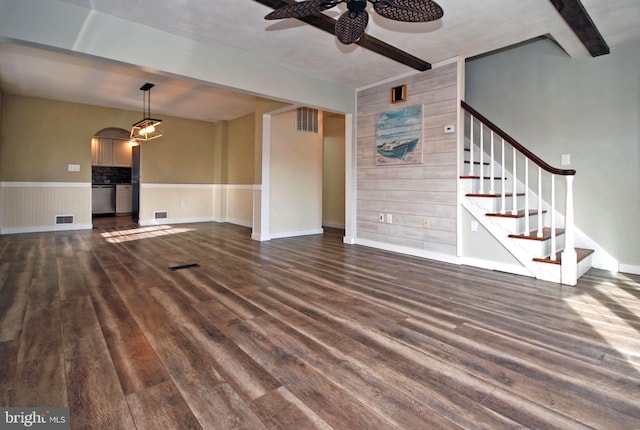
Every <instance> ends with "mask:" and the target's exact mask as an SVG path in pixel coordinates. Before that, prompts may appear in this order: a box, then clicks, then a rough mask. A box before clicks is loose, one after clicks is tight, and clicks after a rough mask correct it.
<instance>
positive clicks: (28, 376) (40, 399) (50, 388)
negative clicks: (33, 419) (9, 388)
mask: <svg viewBox="0 0 640 430" xmlns="http://www.w3.org/2000/svg"><path fill="white" fill-rule="evenodd" d="M67 405H68V400H67V387H66V381H65V369H64V355H63V354H49V355H44V356H42V358H39V359H36V360H31V361H22V362H19V363H18V365H17V366H16V371H15V374H14V383H13V397H12V399H11V403H10V404H9V406H33V407H35V406H52V407H66V406H67Z"/></svg>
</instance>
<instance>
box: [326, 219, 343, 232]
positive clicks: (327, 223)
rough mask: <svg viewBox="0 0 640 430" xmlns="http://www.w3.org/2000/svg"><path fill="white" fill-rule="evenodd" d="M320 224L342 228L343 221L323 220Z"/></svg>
mask: <svg viewBox="0 0 640 430" xmlns="http://www.w3.org/2000/svg"><path fill="white" fill-rule="evenodd" d="M322 226H323V227H329V228H340V229H343V230H344V222H338V221H336V222H331V221H323V222H322Z"/></svg>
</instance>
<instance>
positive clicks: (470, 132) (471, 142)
mask: <svg viewBox="0 0 640 430" xmlns="http://www.w3.org/2000/svg"><path fill="white" fill-rule="evenodd" d="M469 122H470V124H469V176H473V145H474V143H473V141H474V138H473V115H471V114H469Z"/></svg>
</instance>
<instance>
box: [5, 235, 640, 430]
mask: <svg viewBox="0 0 640 430" xmlns="http://www.w3.org/2000/svg"><path fill="white" fill-rule="evenodd" d="M250 236H251V231H250V229H248V228H246V227H242V226H236V225H231V224H224V223H198V224H182V225H179V226H178V225H176V226H171V225H155V226H146V227H138V226H135V225H133V224H131V223H129V224H127V225H125V226H123V227H120V226H118V225H116V224H113V223H112V225H109V226H106V225H103V226H102V227H97V228H94V229H93V230H89V231H69V232H55V233H34V234H21V235H0V361H1V363H2V369H1V370H2V373H0V403H1V404H3V405H8V406H42V405H51V406H70V407H71V427H72V428H73V429H76V428H99V427H101V426H102V427H104V426H109V428H132V429H133V428H138V429H142V428H145V429H146V428H205V429H209V428H212V429H227V428H229V429H230V428H238V429H294V430H298V429H301V428H305V429H306V428H320V429H328V428H335V429H343V428H345V429H346V428H348V429H354V430H355V429H358V430H359V429H369V428H376V429H382V428H402V429H406V428H412V429H413V428H416V429H422V428H428V429H434V428H435V429H437V428H442V429H455V428H465V429H478V428H483V429H502V428H535V429H538V428H545V429H547V428H549V429H568V428H571V429H574V428H575V429H579V428H603V429H605V428H606V429H607V430H609V429H611V430H617V429H632V428H640V404H639V403H638V401H637V398H639V397H640V354H639V353H638V351H640V336H638V334H639V333H640V276H635V275H628V274H614V273H609V272H603V271H599V270H594V269H592V270H590V271H589V272H588V273H587V274H586V275H585V276H583V277H582V278H580V279H579V281H578V284H577V285H576V286H575V287H567V286H562V285H558V284H553V283H549V282H544V281H538V280H535V279H531V278H527V277H522V276H514V275H510V274H506V273H500V272H492V271H487V270H482V269H478V268H474V267H467V266H458V265H452V264H446V263H441V262H438V261H433V260H427V259H423V258H418V257H412V256H406V255H399V254H396V253H391V252H387V251H384V250H379V249H373V248H368V247H361V246H357V245H348V244H345V243H343V242H342V237H341V235H340V234H339V233H338V234H336V233H335V232H330V231H329V230H327V233H326V234H324V235H312V236H304V237H297V238H289V239H278V240H272V241H266V242H257V241H253V240H251V238H250ZM189 263H198V264H199V266H198V267H194V268H190V269H185V270H176V271H171V270H169V266H172V265H180V264H189Z"/></svg>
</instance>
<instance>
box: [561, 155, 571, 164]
mask: <svg viewBox="0 0 640 430" xmlns="http://www.w3.org/2000/svg"><path fill="white" fill-rule="evenodd" d="M561 162H562V165H563V166H568V165H569V164H571V155H570V154H562V157H561Z"/></svg>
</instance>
